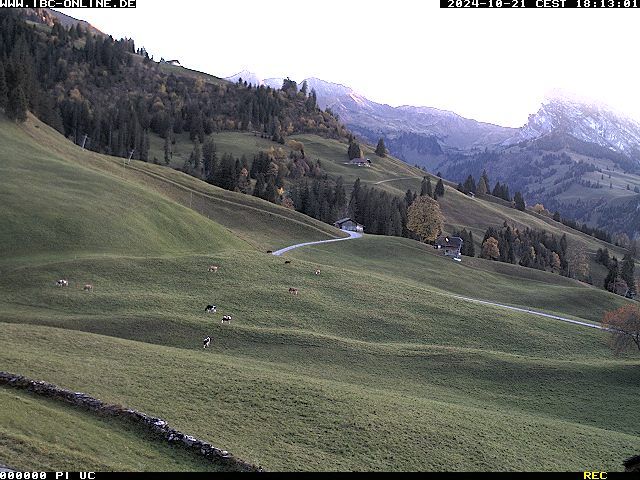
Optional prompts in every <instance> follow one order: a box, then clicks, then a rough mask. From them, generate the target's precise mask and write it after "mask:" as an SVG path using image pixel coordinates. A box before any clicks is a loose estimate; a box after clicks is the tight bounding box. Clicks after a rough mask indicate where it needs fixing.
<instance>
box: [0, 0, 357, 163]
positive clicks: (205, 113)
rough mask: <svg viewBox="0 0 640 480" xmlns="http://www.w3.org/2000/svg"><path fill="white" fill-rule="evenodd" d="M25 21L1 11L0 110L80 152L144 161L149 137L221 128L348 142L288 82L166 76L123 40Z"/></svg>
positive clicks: (309, 97) (198, 134)
mask: <svg viewBox="0 0 640 480" xmlns="http://www.w3.org/2000/svg"><path fill="white" fill-rule="evenodd" d="M25 13H26V12H25V11H24V10H21V9H3V10H2V11H0V104H1V106H3V107H7V114H8V115H9V116H10V117H11V118H13V119H17V120H21V119H23V118H24V117H25V116H26V111H27V110H30V111H31V112H33V113H34V114H35V115H36V116H38V118H40V119H41V120H42V121H44V122H45V123H47V124H49V125H51V126H52V127H53V128H55V129H56V130H58V131H59V132H61V133H62V134H64V135H65V136H66V137H67V138H70V139H71V140H73V141H74V142H76V143H78V144H84V145H85V147H86V148H88V149H91V150H94V151H97V152H100V153H106V154H109V155H115V156H123V157H125V156H129V155H132V156H133V158H135V159H139V160H145V161H146V160H149V158H148V155H149V135H150V134H151V133H154V134H156V135H159V136H161V137H163V138H167V137H169V138H171V137H172V136H173V135H177V134H181V133H183V132H188V133H189V134H190V137H191V139H192V140H195V139H198V140H199V142H200V143H204V141H205V138H206V136H207V135H209V134H211V133H213V132H217V131H222V130H252V131H259V132H262V133H263V134H264V135H267V136H269V137H270V138H272V139H273V140H275V141H279V142H281V143H283V142H284V139H285V138H286V136H287V135H291V134H296V133H314V134H318V135H321V136H323V137H327V138H337V139H341V138H346V136H347V131H346V129H345V128H344V127H343V126H342V125H341V124H340V123H339V122H338V120H337V119H336V118H335V117H334V116H333V115H332V114H331V113H330V112H324V111H321V110H320V109H319V108H318V106H317V103H316V97H315V92H313V91H312V92H302V91H298V89H297V86H296V85H295V82H290V83H289V84H286V85H284V87H285V88H284V89H282V90H275V89H272V88H270V87H264V86H260V87H256V86H253V85H250V84H249V85H248V84H246V83H244V82H243V83H235V84H233V83H229V82H226V81H223V80H219V81H205V79H204V78H194V77H189V76H186V75H185V76H182V75H176V74H174V73H166V72H165V71H163V69H162V65H161V64H159V63H157V62H155V61H153V60H152V59H151V58H149V55H148V54H147V52H146V51H145V50H144V49H142V48H140V49H136V46H135V43H134V41H133V40H131V39H120V40H114V39H113V38H112V37H110V36H106V35H99V34H96V33H94V32H92V31H90V30H86V29H84V28H83V27H82V26H81V25H80V24H78V25H76V26H74V27H71V28H65V27H63V26H62V25H61V24H59V23H57V22H56V23H53V26H52V27H49V26H47V25H37V24H31V23H27V22H26V21H25ZM211 78H212V79H215V77H211ZM287 87H289V88H287ZM292 87H293V88H292ZM132 151H133V154H132V153H131V152H132Z"/></svg>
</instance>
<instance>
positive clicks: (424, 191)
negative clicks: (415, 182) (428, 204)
mask: <svg viewBox="0 0 640 480" xmlns="http://www.w3.org/2000/svg"><path fill="white" fill-rule="evenodd" d="M426 194H427V177H422V183H421V184H420V196H421V197H423V196H425V195H426ZM429 196H431V195H429Z"/></svg>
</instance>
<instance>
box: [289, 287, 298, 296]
mask: <svg viewBox="0 0 640 480" xmlns="http://www.w3.org/2000/svg"><path fill="white" fill-rule="evenodd" d="M289 293H292V294H293V295H297V294H298V289H297V288H290V289H289Z"/></svg>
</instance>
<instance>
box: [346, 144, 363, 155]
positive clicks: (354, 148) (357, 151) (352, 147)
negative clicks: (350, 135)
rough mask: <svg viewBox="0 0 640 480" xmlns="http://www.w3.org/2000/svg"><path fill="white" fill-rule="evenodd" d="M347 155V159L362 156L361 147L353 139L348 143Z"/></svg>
mask: <svg viewBox="0 0 640 480" xmlns="http://www.w3.org/2000/svg"><path fill="white" fill-rule="evenodd" d="M347 155H349V160H353V159H354V158H362V148H360V144H359V143H358V142H356V141H355V140H354V141H352V142H351V143H349V149H348V150H347Z"/></svg>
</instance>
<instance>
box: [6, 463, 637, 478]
mask: <svg viewBox="0 0 640 480" xmlns="http://www.w3.org/2000/svg"><path fill="white" fill-rule="evenodd" d="M301 466H302V467H304V465H301ZM326 473H328V472H307V473H304V474H301V473H299V472H250V473H249V472H243V473H239V472H228V471H226V472H225V471H218V472H215V471H212V472H180V473H178V472H137V473H136V472H11V473H6V472H3V474H2V475H0V478H2V480H122V479H133V480H136V479H139V480H147V479H149V480H151V479H153V480H165V479H166V480H176V478H177V477H181V478H182V477H184V478H193V479H199V478H201V479H203V480H204V479H207V480H212V479H218V478H226V477H229V478H231V477H235V478H237V477H238V475H240V476H242V477H246V476H255V477H256V478H261V479H263V480H267V479H270V478H274V479H275V478H292V479H296V480H300V478H301V477H304V478H307V477H311V478H313V477H315V476H317V477H319V478H320V477H325V476H326ZM363 473H364V472H363ZM425 473H427V472H422V473H420V472H404V473H403V474H402V475H403V476H407V477H409V478H411V477H415V478H416V479H418V478H420V479H423V478H424V477H425ZM487 473H490V476H491V478H496V479H498V480H501V479H504V480H506V479H515V480H530V479H531V480H533V479H537V480H540V479H545V480H553V479H556V478H557V479H560V480H563V479H566V480H622V479H625V480H626V479H631V478H635V479H637V478H638V473H637V472H627V473H624V472H603V471H588V472H539V473H538V472H428V473H427V474H428V476H429V477H430V478H431V479H433V480H438V479H442V480H463V479H465V480H466V479H473V477H476V478H478V479H480V478H486V476H487ZM26 475H29V476H28V478H27V476H26ZM366 475H367V477H369V476H371V477H374V478H375V477H376V476H383V475H385V476H386V473H385V472H375V471H373V472H367V473H366Z"/></svg>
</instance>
